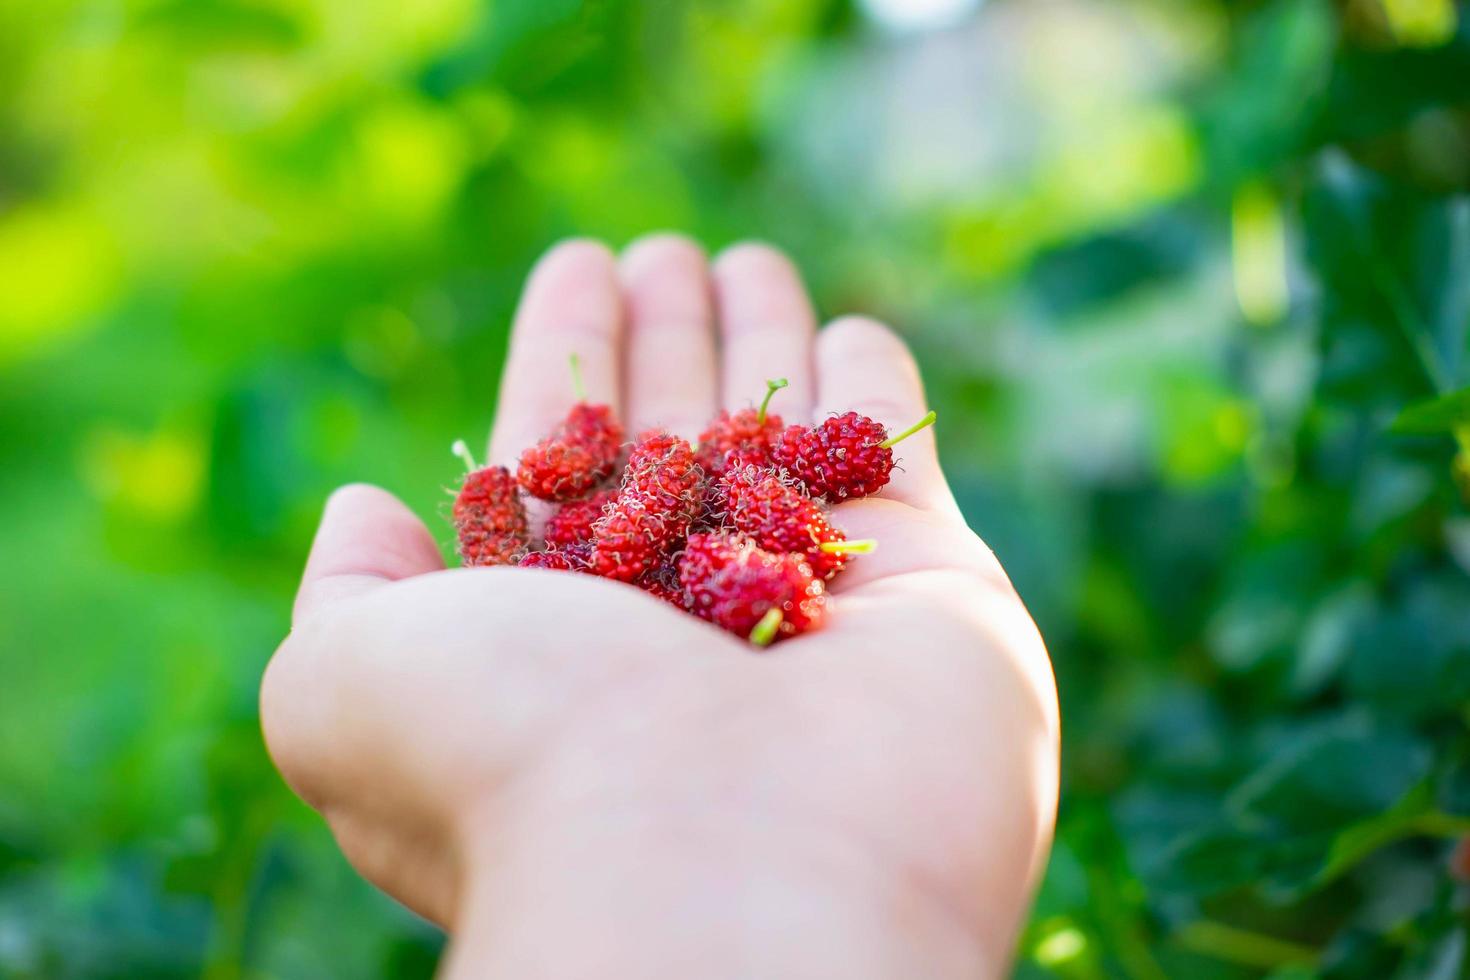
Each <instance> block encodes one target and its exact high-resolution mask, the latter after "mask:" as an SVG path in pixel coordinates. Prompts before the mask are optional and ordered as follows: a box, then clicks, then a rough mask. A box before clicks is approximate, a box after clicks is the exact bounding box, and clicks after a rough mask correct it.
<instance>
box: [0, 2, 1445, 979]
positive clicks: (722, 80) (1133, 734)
mask: <svg viewBox="0 0 1470 980" xmlns="http://www.w3.org/2000/svg"><path fill="white" fill-rule="evenodd" d="M889 6H891V5H884V4H866V5H864V6H863V10H855V9H851V8H850V7H849V6H848V5H847V4H845V3H842V2H840V0H794V2H793V0H781V2H775V0H728V2H696V0H680V2H674V3H647V2H634V0H602V2H586V3H583V2H578V0H496V2H494V3H489V2H477V0H434V2H421V3H414V4H398V3H390V2H388V0H56V2H50V3H45V4H11V5H0V468H3V471H4V473H5V474H6V479H5V480H0V510H3V512H4V513H5V515H6V521H5V525H6V534H5V535H3V536H0V569H4V571H0V644H3V646H0V649H3V650H4V651H5V663H4V667H5V670H6V680H7V684H6V690H7V694H8V696H7V697H6V698H5V700H4V702H3V706H0V974H3V975H5V976H16V977H47V978H68V977H76V978H81V977H88V978H91V977H121V976H150V977H154V976H156V977H167V976H198V975H200V974H201V973H203V974H204V975H207V976H210V977H214V978H224V977H232V976H238V977H245V976H250V977H267V976H269V977H316V976H324V975H334V974H338V973H341V974H350V975H352V976H363V977H370V976H384V977H387V976H392V977H411V976H428V975H429V974H430V973H431V971H432V964H433V960H434V958H435V955H436V950H437V946H438V939H437V937H436V936H435V935H434V934H433V932H432V930H429V929H428V928H427V927H425V926H424V925H423V924H422V923H419V922H417V921H416V920H414V919H412V918H411V917H410V916H409V915H408V914H407V913H406V912H403V911H402V910H399V909H397V908H395V907H392V906H391V905H390V904H388V903H387V902H386V901H384V900H382V899H380V898H379V897H377V896H376V895H374V894H373V893H372V892H371V890H370V889H368V887H367V886H366V885H364V884H362V883H361V882H358V881H357V880H356V879H355V878H354V877H353V876H352V874H351V873H350V871H348V870H347V868H346V867H345V865H344V864H343V863H342V861H341V859H340V858H339V857H337V855H336V853H335V850H334V849H333V847H332V845H331V842H330V840H329V839H328V838H327V836H326V834H325V832H324V830H323V829H322V828H321V827H320V825H319V824H318V823H317V821H316V820H315V819H314V818H312V817H311V815H310V814H308V813H307V812H306V811H305V810H304V809H303V808H302V807H300V806H299V805H298V804H296V803H295V802H293V801H292V800H291V799H290V797H289V794H288V793H287V792H286V791H285V789H284V788H283V787H281V786H280V785H279V783H278V781H277V780H276V779H275V777H274V776H273V775H272V773H271V771H270V769H269V766H268V763H267V761H266V759H265V756H264V753H263V750H262V749H261V746H260V744H259V739H258V736H257V734H256V732H255V729H254V721H253V718H254V688H255V682H256V679H257V677H258V673H259V670H260V668H261V666H262V665H263V663H264V660H265V658H266V656H267V654H268V651H269V650H270V648H271V646H272V645H273V644H274V643H275V642H276V641H277V639H278V638H279V636H280V634H281V633H282V631H283V629H284V617H285V610H286V609H287V604H288V601H289V595H290V590H291V587H292V584H293V579H294V576H295V574H296V572H297V569H298V565H299V562H300V559H301V555H302V553H303V551H304V548H305V544H306V541H307V538H308V536H309V534H310V531H311V527H312V524H313V522H314V519H315V514H316V510H317V508H318V506H319V504H320V501H321V499H322V498H323V496H324V495H325V493H326V492H327V490H328V489H329V488H330V487H331V486H332V485H334V484H335V483H338V482H343V481H346V480H349V479H369V480H375V481H378V482H381V483H384V484H386V485H389V486H391V487H393V488H394V489H395V490H398V491H399V492H401V493H402V494H403V495H404V496H405V497H406V498H407V499H409V500H411V501H413V502H415V504H416V505H417V506H418V507H419V508H420V510H421V511H422V512H424V513H425V515H426V516H429V515H431V513H432V512H433V511H434V510H435V509H436V508H440V507H442V506H444V504H445V501H446V499H447V498H446V496H445V494H444V492H443V487H444V486H446V485H447V484H449V483H450V482H452V480H453V479H454V476H455V474H454V472H453V465H452V461H449V460H447V459H445V458H444V455H443V453H442V447H443V446H444V445H447V444H448V442H449V441H450V439H451V438H452V437H453V436H454V435H457V434H458V433H460V432H462V431H463V430H464V428H465V426H466V425H474V424H480V422H483V420H484V419H485V415H486V413H487V412H488V411H489V406H490V405H491V404H493V397H492V396H493V388H494V384H495V374H496V365H498V364H499V362H500V359H501V356H502V353H503V346H504V324H505V322H506V319H507V317H508V316H509V313H510V310H511V308H512V304H513V301H514V295H515V291H516V289H517V287H518V285H519V281H520V279H521V277H522V276H523V275H524V273H525V271H526V269H527V267H528V265H529V263H530V262H531V261H532V259H533V257H534V256H535V255H536V254H537V253H538V252H539V251H540V250H541V249H542V248H543V247H544V246H545V245H546V244H548V243H549V242H550V241H552V240H553V239H555V238H556V237H559V236H562V235H567V234H590V235H600V236H605V237H607V238H609V239H611V240H612V241H614V242H615V243H621V242H624V241H626V240H627V239H628V238H629V237H630V236H633V235H635V234H638V233H640V232H643V231H647V230H652V229H654V228H657V227H660V226H667V225H673V226H679V227H685V228H688V229H689V230H690V231H691V232H693V233H694V234H696V235H698V236H699V237H701V238H702V239H703V240H704V241H705V242H707V243H708V244H709V245H710V246H711V247H712V248H714V247H719V246H720V245H723V244H725V243H728V242H730V241H732V240H734V239H736V238H738V237H741V236H747V235H758V236H762V237H767V238H773V239H775V240H777V241H778V242H779V243H781V244H782V245H784V246H785V247H787V248H789V249H790V250H791V251H792V252H793V253H794V255H795V256H796V258H797V259H798V260H799V261H800V262H801V263H802V264H803V266H804V268H805V269H806V270H807V271H808V273H809V275H810V277H811V280H812V284H813V286H814V289H815V291H816V293H817V295H818V297H819V299H820V300H821V302H822V305H823V307H824V309H825V310H826V311H827V312H830V313H839V312H845V311H849V310H859V309H861V310H865V311H869V312H873V313H876V314H878V315H881V316H886V317H888V318H890V319H892V320H893V321H894V322H895V323H897V324H899V325H900V326H901V327H902V328H903V329H905V330H906V332H908V333H909V335H910V337H911V339H912V340H913V341H914V343H915V345H916V347H917V348H918V350H919V352H920V354H921V357H922V358H923V359H924V360H925V361H926V368H927V374H928V376H929V381H930V386H931V389H932V392H931V398H932V401H933V402H934V404H936V405H938V406H942V407H943V409H944V412H945V415H946V419H947V422H946V426H945V429H944V431H943V432H942V433H941V439H942V440H943V441H944V449H945V451H946V459H947V463H948V465H949V466H950V468H951V469H952V470H953V472H954V475H955V477H956V483H957V486H958V487H959V490H960V493H961V496H962V503H963V504H964V506H965V508H966V510H967V513H968V514H969V516H970V518H971V520H972V522H973V523H974V524H975V526H976V527H977V528H978V529H980V530H981V531H982V533H983V534H985V535H986V537H987V538H988V539H989V540H990V542H991V543H992V545H993V546H994V547H995V548H996V550H997V551H998V552H999V554H1000V555H1001V557H1002V559H1003V560H1005V562H1006V564H1007V566H1008V567H1009V568H1010V569H1011V570H1012V573H1013V575H1014V577H1015V579H1016V581H1017V583H1018V585H1019V587H1020V588H1021V591H1022V594H1023V595H1024V596H1025V597H1026V598H1027V601H1028V603H1029V604H1030V605H1031V606H1032V608H1033V610H1034V611H1035V612H1036V613H1037V615H1038V617H1039V618H1040V619H1041V621H1042V624H1043V628H1044V632H1045V633H1046V635H1047V636H1048V638H1049V641H1050V644H1051V647H1052V649H1053V652H1054V655H1055V657H1056V660H1057V668H1058V675H1059V680H1060V684H1061V688H1062V696H1063V700H1064V716H1065V717H1066V719H1067V724H1066V729H1067V731H1066V738H1067V747H1066V753H1065V763H1066V768H1067V776H1066V791H1065V797H1064V806H1063V813H1062V819H1061V825H1060V829H1059V839H1058V844H1057V850H1056V854H1055V857H1054V859H1053V862H1052V866H1051V869H1050V872H1049V874H1048V878H1047V881H1046V883H1045V886H1044V888H1043V890H1042V894H1041V897H1040V900H1039V903H1038V908H1037V912H1036V916H1035V918H1034V921H1033V924H1032V926H1031V929H1030V931H1029V933H1028V935H1027V937H1026V941H1025V944H1024V947H1023V949H1022V955H1021V958H1020V962H1019V965H1018V974H1019V975H1021V976H1053V977H1063V978H1093V977H1126V978H1157V977H1190V978H1203V980H1211V978H1222V980H1223V978H1250V977H1266V976H1270V977H1272V978H1274V980H1292V978H1306V977H1322V978H1328V980H1351V978H1365V980H1367V978H1373V980H1380V978H1394V980H1414V978H1426V980H1427V978H1431V977H1434V978H1438V977H1451V976H1458V975H1461V974H1462V973H1464V972H1465V971H1466V970H1467V969H1470V967H1467V956H1470V952H1467V948H1466V947H1467V943H1470V935H1467V920H1466V913H1465V909H1466V902H1467V899H1470V892H1467V888H1470V885H1467V884H1466V883H1465V881H1464V879H1463V876H1461V877H1456V875H1455V874H1454V873H1452V867H1460V866H1461V865H1462V864H1463V860H1462V859H1461V860H1460V864H1454V865H1452V852H1453V849H1454V842H1455V841H1456V840H1459V839H1463V838H1464V837H1465V836H1466V834H1467V833H1470V732H1467V723H1470V714H1467V711H1466V708H1465V706H1466V704H1467V703H1470V617H1467V613H1466V610H1467V609H1470V580H1467V578H1466V573H1467V570H1470V518H1467V513H1466V499H1467V498H1470V363H1467V361H1470V358H1467V327H1470V197H1467V195H1466V192H1467V190H1470V26H1467V18H1466V17H1465V16H1464V10H1463V8H1462V7H1460V6H1458V5H1456V4H1454V3H1452V2H1450V0H1340V2H1329V0H1250V2H1235V0H1230V2H1227V0H1129V2H1126V3H1119V4H1106V3H1101V2H1098V0H1047V2H1045V3H1026V2H1022V0H992V2H990V3H988V4H985V5H983V6H981V7H980V9H979V10H978V11H975V12H973V13H972V16H971V17H970V18H969V19H968V20H967V21H965V22H963V23H959V24H957V25H955V26H953V27H950V28H947V29H944V30H937V29H934V28H937V27H938V26H939V24H940V20H941V19H936V20H935V21H934V23H933V24H931V25H929V28H930V29H927V30H926V29H924V28H923V26H912V25H911V26H909V27H905V28H904V30H902V31H897V30H896V29H895V30H886V29H878V28H883V27H885V25H886V28H896V27H898V26H900V25H897V24H896V22H890V21H886V20H885V21H883V22H882V23H881V24H874V23H873V22H872V21H871V18H873V17H878V18H880V19H881V18H883V17H888V16H889V15H887V14H884V13H883V11H884V10H887V9H888V7H889ZM951 7H952V8H953V10H956V11H961V12H963V9H964V7H963V5H951ZM946 9H947V10H948V9H950V8H946ZM864 12H866V15H867V17H868V18H869V19H868V20H865V19H864V16H865V13H864ZM949 16H950V15H949V14H946V17H945V18H943V19H942V20H943V21H944V22H945V23H948V18H949ZM475 420H480V422H476V421H475ZM1457 480H1458V481H1459V486H1458V489H1457V485H1456V481H1457ZM324 936H329V937H331V939H330V942H327V941H324V940H323V937H324Z"/></svg>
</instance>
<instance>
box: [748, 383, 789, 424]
mask: <svg viewBox="0 0 1470 980" xmlns="http://www.w3.org/2000/svg"><path fill="white" fill-rule="evenodd" d="M790 383H791V382H789V381H787V380H786V379H785V378H771V379H770V380H769V381H767V382H766V397H765V398H762V399H761V407H760V410H759V411H757V412H756V413H755V424H756V425H765V424H766V409H767V408H769V407H770V405H771V397H772V396H773V395H775V394H776V392H778V391H780V390H781V389H782V388H784V387H786V386H787V385H789V384H790Z"/></svg>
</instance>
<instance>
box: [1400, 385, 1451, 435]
mask: <svg viewBox="0 0 1470 980" xmlns="http://www.w3.org/2000/svg"><path fill="white" fill-rule="evenodd" d="M1463 426H1470V388H1461V389H1460V390H1459V391H1452V392H1450V393H1449V394H1448V395H1441V396H1440V397H1438V398H1431V399H1429V400H1427V401H1422V402H1417V403H1415V404H1413V405H1410V406H1408V407H1407V408H1405V409H1404V410H1403V411H1402V412H1400V413H1399V415H1398V418H1396V419H1394V420H1393V425H1391V426H1390V427H1389V428H1390V430H1391V431H1393V432H1397V433H1399V434H1400V435H1441V434H1445V435H1447V434H1450V433H1453V432H1454V431H1455V430H1456V429H1459V428H1461V427H1463Z"/></svg>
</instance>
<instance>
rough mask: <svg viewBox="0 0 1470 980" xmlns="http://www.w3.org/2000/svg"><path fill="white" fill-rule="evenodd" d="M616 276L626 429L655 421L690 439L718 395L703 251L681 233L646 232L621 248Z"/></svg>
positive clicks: (644, 426) (634, 429)
mask: <svg viewBox="0 0 1470 980" xmlns="http://www.w3.org/2000/svg"><path fill="white" fill-rule="evenodd" d="M619 276H620V278H621V280H622V283H623V295H624V299H625V309H626V310H627V318H628V326H627V331H628V339H627V350H626V365H625V369H624V372H623V377H624V378H625V379H626V381H627V385H626V392H627V393H626V395H625V396H624V403H625V413H626V416H627V420H628V430H629V431H630V432H640V431H642V430H644V429H648V428H652V427H654V426H661V427H663V428H666V429H668V430H669V431H671V432H675V433H678V434H679V435H682V436H684V437H686V438H688V439H693V438H695V437H697V436H698V435H699V433H700V431H701V430H703V428H704V426H705V425H706V424H707V423H708V422H709V419H710V417H711V416H712V415H714V413H715V409H716V408H717V405H718V402H719V382H718V380H717V378H716V366H715V365H716V358H715V333H714V308H713V303H712V300H711V297H710V284H709V270H708V267H707V264H706V262H705V258H704V251H703V250H702V249H701V248H700V247H699V246H698V245H696V244H695V243H694V242H692V241H690V240H689V239H687V238H684V237H683V236H680V235H667V234H665V235H652V236H649V237H647V238H643V239H640V240H639V241H637V242H635V243H634V244H632V245H631V246H629V247H628V249H627V251H625V252H624V253H623V258H622V261H621V262H620V263H619Z"/></svg>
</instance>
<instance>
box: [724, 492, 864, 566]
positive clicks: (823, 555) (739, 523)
mask: <svg viewBox="0 0 1470 980" xmlns="http://www.w3.org/2000/svg"><path fill="white" fill-rule="evenodd" d="M719 488H720V489H719V494H718V498H719V499H720V501H721V502H722V504H723V506H722V508H721V509H722V510H723V512H724V518H725V523H726V524H727V525H728V526H729V527H731V528H733V529H734V530H736V531H738V532H740V533H741V534H744V535H746V536H747V537H749V538H750V539H751V540H752V541H754V542H755V543H756V544H757V545H759V546H760V547H762V548H764V549H766V550H767V551H777V552H786V553H795V554H799V555H802V556H803V557H805V558H806V561H807V563H808V564H810V565H811V567H812V572H813V573H814V574H815V575H816V576H817V577H818V578H820V579H831V578H832V577H833V576H834V575H836V574H837V573H838V572H840V571H842V569H843V568H844V567H845V566H846V564H847V558H846V557H844V556H843V555H841V554H833V553H830V552H826V551H823V550H822V547H821V546H822V545H824V544H832V543H836V542H840V541H843V540H845V538H846V536H845V535H844V534H843V533H842V532H841V531H839V530H837V529H836V528H835V527H833V526H832V525H831V523H829V522H828V520H827V514H826V512H825V511H823V510H822V508H821V507H820V506H819V505H818V504H817V502H816V501H814V500H812V499H811V498H810V497H808V496H807V495H806V494H805V493H802V492H801V490H799V489H797V488H796V487H794V486H791V485H790V484H788V483H787V482H786V481H784V480H783V479H782V478H781V476H780V475H779V474H778V473H776V472H775V471H773V470H769V469H762V468H760V467H758V466H743V467H739V468H736V469H732V470H730V471H728V472H727V473H726V474H725V475H724V477H723V478H722V479H721V480H720V484H719Z"/></svg>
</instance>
